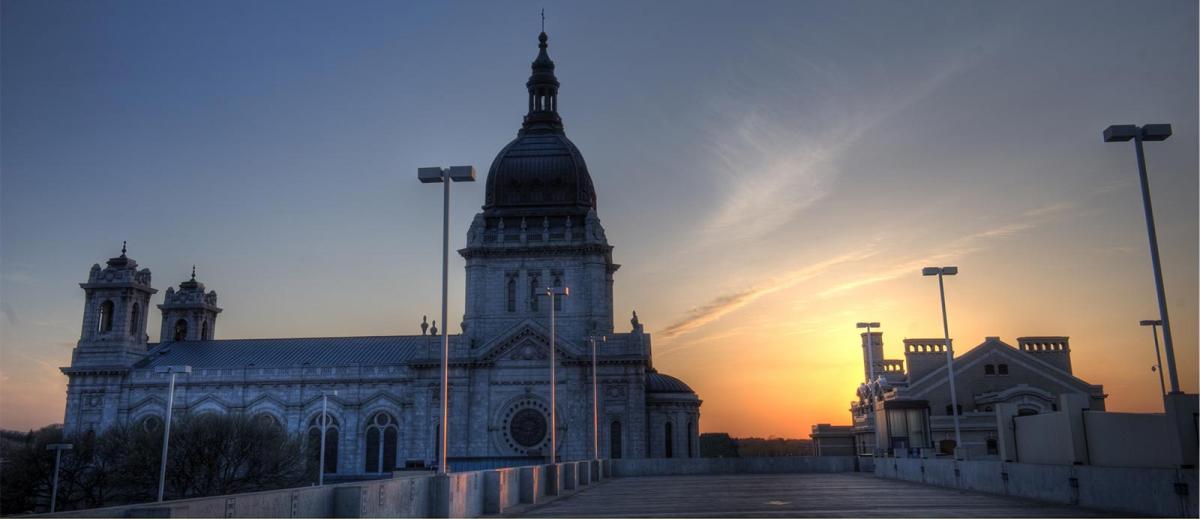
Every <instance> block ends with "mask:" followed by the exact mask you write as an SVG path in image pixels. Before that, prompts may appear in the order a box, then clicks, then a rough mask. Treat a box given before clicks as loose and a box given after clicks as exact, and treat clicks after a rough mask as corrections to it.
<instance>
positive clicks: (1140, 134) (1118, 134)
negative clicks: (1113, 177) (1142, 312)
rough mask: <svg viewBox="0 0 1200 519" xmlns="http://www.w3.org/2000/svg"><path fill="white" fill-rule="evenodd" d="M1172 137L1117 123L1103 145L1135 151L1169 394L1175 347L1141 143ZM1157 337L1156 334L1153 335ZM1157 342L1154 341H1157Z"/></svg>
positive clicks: (1174, 389)
mask: <svg viewBox="0 0 1200 519" xmlns="http://www.w3.org/2000/svg"><path fill="white" fill-rule="evenodd" d="M1170 136H1171V125H1169V124H1147V125H1144V126H1140V127H1139V126H1137V125H1133V124H1117V125H1112V126H1109V127H1108V128H1105V129H1104V142H1125V141H1129V140H1132V141H1133V144H1134V150H1135V151H1136V152H1137V166H1138V176H1139V177H1140V179H1141V185H1142V209H1144V210H1145V212H1146V234H1147V236H1148V237H1149V239H1150V262H1151V263H1152V264H1153V266H1154V288H1155V290H1156V292H1157V295H1158V313H1159V317H1160V319H1161V321H1162V334H1163V348H1164V349H1166V353H1167V370H1168V371H1169V372H1170V376H1171V393H1178V392H1179V375H1178V373H1177V372H1176V371H1175V347H1174V342H1173V341H1172V340H1171V319H1170V318H1169V317H1168V316H1167V293H1166V289H1164V288H1163V278H1162V264H1161V262H1160V261H1159V259H1158V234H1157V233H1156V232H1155V230H1154V208H1153V206H1151V204H1150V179H1149V177H1148V176H1147V174H1146V155H1145V152H1144V151H1143V150H1142V141H1151V142H1156V141H1164V140H1167V137H1170ZM1155 337H1156V338H1157V335H1156V336H1155ZM1156 340H1157V339H1156Z"/></svg>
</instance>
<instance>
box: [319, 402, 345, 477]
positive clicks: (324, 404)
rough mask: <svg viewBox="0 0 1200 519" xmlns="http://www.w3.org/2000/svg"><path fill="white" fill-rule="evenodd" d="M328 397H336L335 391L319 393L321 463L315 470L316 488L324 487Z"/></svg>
mask: <svg viewBox="0 0 1200 519" xmlns="http://www.w3.org/2000/svg"><path fill="white" fill-rule="evenodd" d="M329 395H333V396H337V390H336V389H335V390H333V391H321V463H320V466H319V467H318V468H317V486H324V485H325V429H328V428H329V414H328V412H327V411H328V409H329ZM340 436H341V435H339V439H340Z"/></svg>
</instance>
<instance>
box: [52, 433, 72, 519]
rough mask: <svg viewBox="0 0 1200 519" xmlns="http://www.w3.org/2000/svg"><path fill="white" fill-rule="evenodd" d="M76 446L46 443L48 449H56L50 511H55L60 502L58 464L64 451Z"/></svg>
mask: <svg viewBox="0 0 1200 519" xmlns="http://www.w3.org/2000/svg"><path fill="white" fill-rule="evenodd" d="M74 448H75V446H74V445H71V444H70V443H51V444H49V445H46V450H48V451H54V484H53V485H51V488H52V489H53V490H51V491H50V513H54V508H55V505H57V504H58V465H59V463H60V462H61V461H62V451H69V450H71V449H74Z"/></svg>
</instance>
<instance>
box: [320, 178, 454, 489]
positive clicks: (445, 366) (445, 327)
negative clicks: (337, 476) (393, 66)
mask: <svg viewBox="0 0 1200 519" xmlns="http://www.w3.org/2000/svg"><path fill="white" fill-rule="evenodd" d="M417 179H419V180H420V181H421V183H423V184H436V183H438V182H441V183H442V184H443V188H442V425H441V427H440V428H439V429H440V432H441V434H440V435H439V436H441V437H440V438H438V442H439V443H440V444H441V448H440V449H438V465H437V466H438V468H437V473H438V474H445V473H446V437H447V434H446V425H447V424H448V423H449V418H448V417H447V411H448V409H449V405H448V402H449V400H450V335H449V333H450V323H449V322H448V320H447V319H446V298H447V285H448V284H449V278H450V182H451V181H454V182H474V181H475V166H452V167H449V168H439V167H433V168H418V169H417ZM321 445H322V446H324V443H322V444H321ZM324 469H325V467H321V470H324Z"/></svg>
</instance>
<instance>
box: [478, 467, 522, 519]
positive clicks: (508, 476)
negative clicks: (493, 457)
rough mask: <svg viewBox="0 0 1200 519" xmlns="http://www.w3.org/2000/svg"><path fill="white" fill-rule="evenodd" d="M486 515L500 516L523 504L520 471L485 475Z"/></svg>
mask: <svg viewBox="0 0 1200 519" xmlns="http://www.w3.org/2000/svg"><path fill="white" fill-rule="evenodd" d="M483 486H484V493H485V495H484V503H483V512H484V513H485V514H500V513H504V511H505V510H507V509H509V508H512V507H513V506H516V505H517V504H518V503H520V502H521V472H520V470H519V469H515V468H512V469H498V470H489V471H486V472H484V473H483Z"/></svg>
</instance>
